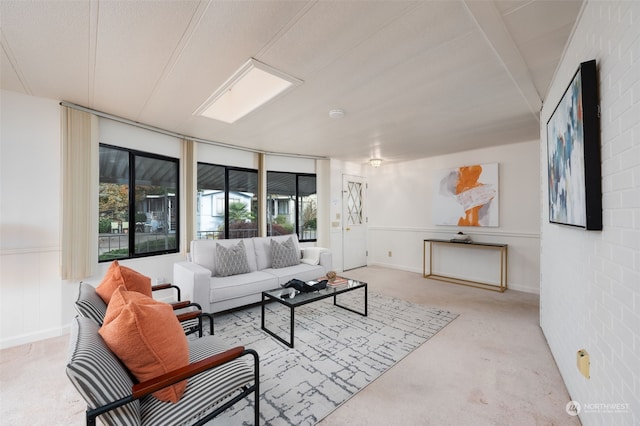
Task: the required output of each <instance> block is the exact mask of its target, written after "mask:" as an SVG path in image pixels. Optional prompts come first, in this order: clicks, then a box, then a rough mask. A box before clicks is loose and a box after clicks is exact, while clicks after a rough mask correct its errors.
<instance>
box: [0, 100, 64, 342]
mask: <svg viewBox="0 0 640 426" xmlns="http://www.w3.org/2000/svg"><path fill="white" fill-rule="evenodd" d="M0 98H1V108H2V109H1V123H0V127H1V128H2V133H1V136H2V138H1V141H0V149H1V151H0V161H1V163H0V185H1V193H0V200H1V203H0V299H1V301H0V304H1V308H0V309H1V311H2V313H1V314H0V315H1V319H2V324H1V326H0V333H1V334H0V345H1V347H6V346H11V345H15V344H20V343H24V342H27V341H31V340H38V339H43V338H47V337H52V336H56V335H58V334H59V333H60V329H59V327H60V323H61V319H62V316H63V314H62V303H61V300H62V294H63V284H62V282H61V280H60V273H59V259H60V233H59V228H60V226H59V224H60V188H61V187H60V107H59V106H58V103H57V102H55V101H52V100H49V99H37V98H32V97H29V96H24V95H21V94H18V93H14V92H8V91H1V92H0Z"/></svg>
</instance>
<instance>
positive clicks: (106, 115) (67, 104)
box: [60, 101, 328, 160]
mask: <svg viewBox="0 0 640 426" xmlns="http://www.w3.org/2000/svg"><path fill="white" fill-rule="evenodd" d="M60 105H62V106H65V107H68V108H73V109H77V110H78V111H83V112H88V113H90V114H94V115H97V116H98V117H103V118H108V119H109V120H114V121H118V122H120V123H124V124H129V125H131V126H136V127H140V128H142V129H145V130H149V131H152V132H156V133H161V134H163V135H167V136H171V137H175V138H180V139H189V140H192V141H194V142H201V143H206V144H208V145H214V146H219V147H222V148H230V149H237V150H240V151H246V152H252V153H254V154H265V155H277V156H280V157H296V158H307V159H311V160H327V159H328V158H327V157H321V156H315V155H303V154H288V153H283V152H271V151H261V150H258V149H252V148H246V147H242V146H236V145H231V144H228V143H224V142H216V141H211V140H208V139H202V138H196V137H193V136H187V135H183V134H180V133H176V132H172V131H170V130H165V129H161V128H159V127H155V126H151V125H149V124H144V123H140V122H138V121H133V120H129V119H128V118H123V117H118V116H117V115H113V114H109V113H106V112H102V111H98V110H95V109H92V108H87V107H84V106H82V105H78V104H74V103H72V102H67V101H60Z"/></svg>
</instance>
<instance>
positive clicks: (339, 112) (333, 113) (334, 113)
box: [329, 109, 344, 119]
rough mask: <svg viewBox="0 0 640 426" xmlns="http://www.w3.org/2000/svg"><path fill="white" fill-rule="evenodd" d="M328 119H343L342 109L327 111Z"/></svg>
mask: <svg viewBox="0 0 640 426" xmlns="http://www.w3.org/2000/svg"><path fill="white" fill-rule="evenodd" d="M329 117H331V118H333V119H338V118H342V117H344V110H343V109H332V110H331V111H329Z"/></svg>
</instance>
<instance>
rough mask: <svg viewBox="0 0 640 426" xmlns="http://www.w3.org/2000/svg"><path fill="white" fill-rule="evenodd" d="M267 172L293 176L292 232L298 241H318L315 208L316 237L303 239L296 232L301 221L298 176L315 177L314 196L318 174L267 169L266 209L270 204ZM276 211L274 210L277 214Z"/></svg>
mask: <svg viewBox="0 0 640 426" xmlns="http://www.w3.org/2000/svg"><path fill="white" fill-rule="evenodd" d="M269 173H278V174H287V175H292V176H294V177H295V186H296V188H295V192H296V193H295V197H294V198H295V199H294V206H295V213H294V217H295V224H294V233H295V234H296V235H297V236H298V241H300V242H316V241H318V238H317V235H318V227H317V219H318V214H317V210H316V230H315V231H316V233H315V234H316V238H307V239H304V238H303V235H300V233H299V232H298V231H299V230H300V228H301V223H300V217H301V212H300V199H301V195H300V186H301V185H300V178H306V177H312V178H314V179H315V187H316V192H315V194H316V197H317V194H318V176H317V175H316V174H315V173H296V172H281V171H277V170H268V171H267V193H266V194H265V195H266V197H267V203H266V204H267V209H270V208H271V206H269V202H268V199H269V193H270V191H269ZM316 209H317V205H316ZM277 213H278V212H276V214H277ZM268 219H269V215H267V228H268V227H269V222H268Z"/></svg>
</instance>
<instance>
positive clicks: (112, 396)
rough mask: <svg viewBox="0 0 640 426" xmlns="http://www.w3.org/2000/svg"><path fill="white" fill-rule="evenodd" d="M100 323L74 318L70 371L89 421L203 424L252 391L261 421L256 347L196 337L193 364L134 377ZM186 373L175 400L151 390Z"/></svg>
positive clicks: (191, 349)
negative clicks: (101, 331)
mask: <svg viewBox="0 0 640 426" xmlns="http://www.w3.org/2000/svg"><path fill="white" fill-rule="evenodd" d="M99 327H100V326H99V325H98V323H97V322H95V321H94V320H92V319H89V318H84V317H76V318H75V319H74V320H73V322H72V324H71V334H70V341H71V345H70V351H69V360H68V363H67V368H66V373H67V376H68V378H69V380H70V381H71V382H72V383H73V385H74V386H75V388H76V389H77V390H78V392H79V393H80V394H81V395H82V397H83V398H84V400H85V401H86V402H87V412H86V423H87V425H95V422H96V418H97V417H98V416H100V419H101V421H102V422H103V423H104V424H106V425H109V426H112V425H115V426H121V425H153V426H158V425H172V426H175V425H202V424H205V423H206V422H208V421H210V420H211V419H213V418H214V417H216V416H218V415H219V414H220V413H222V412H223V411H225V410H227V409H228V408H229V407H231V406H232V405H234V404H236V403H237V402H239V401H241V400H243V399H245V398H247V397H249V396H250V395H251V394H253V395H254V404H253V408H254V423H255V424H256V425H257V424H258V423H259V413H260V411H259V358H258V354H257V353H256V352H255V351H254V350H252V349H245V348H244V347H241V346H239V347H235V348H231V349H229V348H228V347H227V346H226V345H224V343H222V342H221V341H220V340H219V339H218V337H216V336H205V337H202V338H200V339H192V340H189V341H188V345H189V362H190V364H189V365H187V366H185V367H182V368H179V369H177V370H174V371H170V372H168V373H166V374H163V375H161V376H159V377H156V378H154V379H151V380H147V381H144V382H141V383H135V382H134V381H133V380H132V378H131V377H132V375H131V374H130V373H129V371H128V370H127V368H126V367H125V366H124V365H123V364H122V363H121V361H120V360H119V359H118V357H116V356H115V354H114V353H113V352H112V351H111V350H110V349H109V347H108V346H107V345H106V343H105V342H104V340H103V339H102V337H101V336H100V334H99V333H98V330H99ZM250 357H252V358H253V362H251V358H250ZM185 379H186V380H187V387H186V390H185V391H184V394H183V395H182V398H181V399H180V400H179V401H178V402H177V403H175V404H174V403H169V402H163V401H160V400H158V399H156V398H155V397H153V396H152V395H151V394H152V393H153V392H156V391H157V390H159V389H162V388H165V387H167V386H170V385H173V384H176V383H178V382H181V381H183V380H185Z"/></svg>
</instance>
